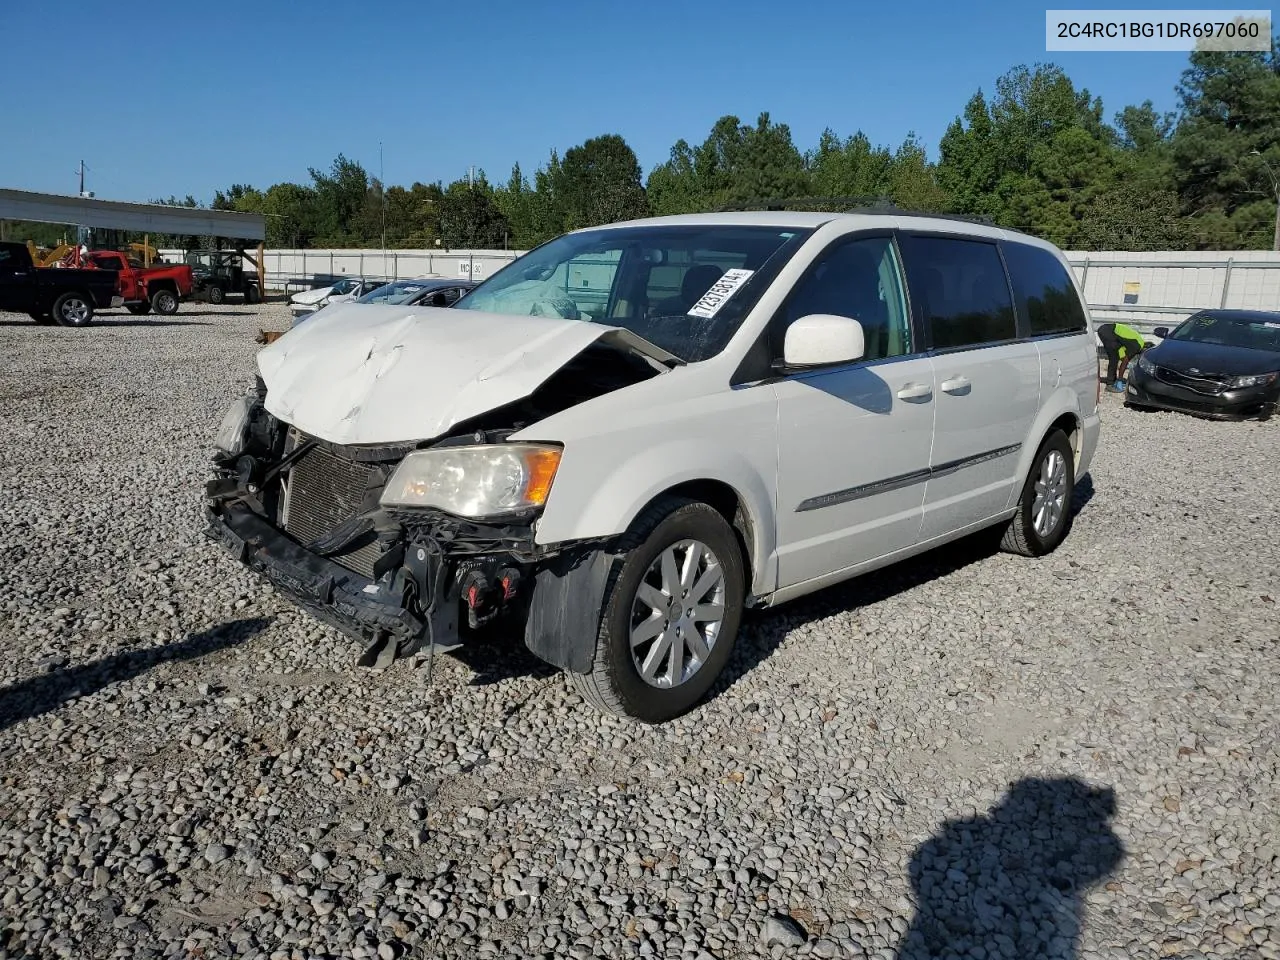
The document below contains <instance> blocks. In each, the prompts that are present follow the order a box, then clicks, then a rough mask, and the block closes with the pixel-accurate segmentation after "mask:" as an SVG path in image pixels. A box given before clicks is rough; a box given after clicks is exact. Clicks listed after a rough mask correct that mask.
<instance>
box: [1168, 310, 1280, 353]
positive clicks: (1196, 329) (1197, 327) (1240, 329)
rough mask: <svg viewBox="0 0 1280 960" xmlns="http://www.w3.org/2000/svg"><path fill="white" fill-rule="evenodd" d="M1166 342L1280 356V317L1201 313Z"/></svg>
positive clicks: (1184, 323) (1188, 320)
mask: <svg viewBox="0 0 1280 960" xmlns="http://www.w3.org/2000/svg"><path fill="white" fill-rule="evenodd" d="M1166 339H1169V340H1186V341H1189V342H1191V343H1212V344H1217V345H1219V346H1224V347H1245V348H1247V349H1250V350H1271V351H1275V352H1277V353H1280V315H1277V316H1276V317H1275V319H1269V318H1266V317H1262V316H1252V317H1251V316H1243V317H1231V316H1221V315H1216V314H1212V313H1202V314H1197V315H1196V316H1194V317H1191V318H1189V319H1187V320H1185V321H1183V323H1182V325H1181V326H1179V327H1178V329H1176V330H1174V331H1173V333H1171V334H1169V336H1168V337H1167V338H1166Z"/></svg>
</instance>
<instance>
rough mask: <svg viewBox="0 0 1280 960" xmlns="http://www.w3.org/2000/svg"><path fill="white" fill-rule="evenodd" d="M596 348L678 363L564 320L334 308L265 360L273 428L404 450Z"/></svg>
mask: <svg viewBox="0 0 1280 960" xmlns="http://www.w3.org/2000/svg"><path fill="white" fill-rule="evenodd" d="M596 342H605V343H612V344H613V345H615V346H618V347H620V348H623V349H628V350H631V351H632V352H634V353H636V354H639V355H641V356H643V357H646V358H647V359H648V360H650V361H651V362H653V361H657V362H660V363H665V362H670V361H672V360H674V359H675V358H674V357H673V356H672V355H671V354H669V353H667V352H666V351H664V350H661V349H660V348H658V347H655V346H653V345H652V344H650V343H648V342H647V341H645V340H643V339H642V338H640V337H637V336H636V335H635V334H633V333H631V332H630V331H627V330H623V329H619V328H617V327H609V326H605V325H603V324H598V323H588V322H585V321H581V320H563V319H560V318H558V317H528V316H505V315H500V314H492V313H480V312H478V311H474V310H451V309H448V308H443V307H422V306H399V305H385V306H384V305H379V304H363V303H361V304H338V305H334V306H331V307H329V308H327V309H326V310H324V312H323V313H318V314H316V315H315V316H314V317H312V318H311V319H310V320H308V321H307V322H306V323H305V324H302V325H301V326H299V327H297V328H295V329H293V330H291V331H289V332H288V333H287V334H285V335H284V336H283V337H281V338H280V339H279V340H277V341H276V342H275V343H273V344H271V345H270V346H268V347H266V348H264V349H263V350H261V351H259V353H258V369H259V370H260V371H261V373H262V379H263V382H264V383H265V384H266V385H267V399H266V408H267V411H268V412H270V413H271V414H272V415H273V416H275V417H277V418H279V419H280V420H283V421H285V422H286V423H290V424H293V425H294V426H295V427H297V428H298V429H299V430H302V431H303V432H305V433H308V434H311V435H312V436H316V437H320V438H321V439H323V440H328V441H329V442H330V443H338V444H379V443H408V442H414V441H418V440H429V439H432V438H435V437H438V436H440V435H441V434H443V433H444V432H446V431H447V430H448V429H449V428H450V427H452V426H453V425H454V424H457V423H460V422H462V421H463V420H468V419H470V418H471V417H475V416H478V415H480V414H482V413H486V412H488V411H489V410H493V409H496V408H498V407H501V406H504V405H506V404H508V403H514V402H515V401H517V400H521V399H523V398H525V397H527V396H529V394H531V393H533V391H534V390H536V389H537V388H538V387H539V386H540V385H541V384H542V383H543V382H544V381H545V380H547V379H548V378H549V377H550V376H551V375H552V374H554V373H555V372H556V371H557V370H559V369H560V368H561V367H562V366H564V365H565V364H566V363H568V362H569V361H570V360H572V359H573V358H574V357H576V356H577V355H578V354H579V353H581V352H582V351H583V350H585V349H586V348H587V347H589V346H590V345H591V344H593V343H596Z"/></svg>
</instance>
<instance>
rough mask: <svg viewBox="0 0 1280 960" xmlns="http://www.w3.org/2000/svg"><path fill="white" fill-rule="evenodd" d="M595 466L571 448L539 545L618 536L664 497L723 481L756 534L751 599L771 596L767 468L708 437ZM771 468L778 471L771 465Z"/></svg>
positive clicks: (542, 520) (771, 534)
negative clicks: (680, 488)
mask: <svg viewBox="0 0 1280 960" xmlns="http://www.w3.org/2000/svg"><path fill="white" fill-rule="evenodd" d="M598 463H599V458H597V457H592V456H590V455H588V454H585V453H584V452H582V451H575V449H574V447H573V445H572V444H570V445H569V446H568V447H567V448H566V450H565V457H564V461H563V462H562V463H561V466H560V470H559V471H558V472H557V474H556V479H555V484H554V486H553V488H552V493H551V497H550V499H549V500H548V502H547V507H546V511H545V512H544V513H543V515H542V517H541V518H540V519H539V520H538V527H537V531H536V540H537V542H538V543H541V544H553V543H562V542H565V541H571V540H586V539H600V538H607V537H612V536H617V535H619V534H622V533H625V532H626V530H627V528H628V527H630V526H631V523H632V522H633V521H634V520H635V518H636V517H637V516H638V515H639V514H640V511H641V510H643V509H644V508H645V506H646V505H648V504H649V503H650V502H652V501H653V500H654V499H655V498H656V497H658V496H660V495H661V494H663V493H665V492H666V491H668V490H671V489H672V488H674V487H678V486H680V485H681V484H684V483H690V482H694V481H707V480H711V481H718V482H720V483H723V484H725V485H726V486H728V487H730V488H731V489H732V490H733V491H734V492H735V493H736V494H737V496H738V500H739V502H740V503H741V504H742V507H743V511H744V512H745V514H746V516H747V520H748V522H749V523H750V526H751V538H750V539H751V543H752V556H751V557H750V558H748V559H749V561H750V563H751V570H752V583H751V592H752V593H754V594H755V595H757V596H761V595H764V594H767V593H770V592H772V590H773V588H774V582H775V580H776V575H775V574H776V572H775V567H774V551H775V543H774V534H775V526H774V517H773V502H774V498H773V492H772V485H771V482H769V481H767V480H766V475H765V474H764V473H763V472H762V467H758V466H755V465H753V464H752V462H751V461H750V460H749V459H747V458H746V457H745V456H743V455H742V454H741V453H740V452H739V451H738V450H736V449H735V448H734V447H731V446H729V445H727V444H726V445H714V446H712V445H708V444H707V442H706V439H705V437H703V438H672V439H671V440H668V441H665V442H657V443H652V444H649V445H646V446H645V447H644V449H641V450H636V451H635V452H633V453H631V454H630V455H629V456H627V457H626V459H621V460H615V461H614V462H612V463H611V464H610V465H609V466H608V468H607V469H605V470H600V469H593V467H594V466H596V465H597V464H598ZM762 466H763V465H762ZM770 468H771V469H775V470H776V466H774V465H773V460H772V458H771V459H770ZM769 476H770V477H771V476H772V475H771V474H770V475H769Z"/></svg>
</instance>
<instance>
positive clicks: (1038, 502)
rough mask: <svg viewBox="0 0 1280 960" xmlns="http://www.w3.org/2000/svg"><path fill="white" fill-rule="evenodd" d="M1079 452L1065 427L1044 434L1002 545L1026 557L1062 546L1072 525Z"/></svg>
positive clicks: (1040, 554)
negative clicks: (1072, 443) (1072, 505)
mask: <svg viewBox="0 0 1280 960" xmlns="http://www.w3.org/2000/svg"><path fill="white" fill-rule="evenodd" d="M1075 463H1076V460H1075V453H1074V452H1073V451H1072V449H1071V441H1070V440H1068V439H1067V435H1066V434H1065V433H1063V432H1062V431H1061V430H1054V431H1053V432H1052V433H1051V434H1049V435H1048V436H1047V437H1045V438H1044V442H1043V443H1042V444H1040V449H1039V450H1038V451H1036V458H1035V459H1034V460H1033V461H1032V462H1031V474H1030V476H1028V477H1027V482H1026V483H1025V484H1024V485H1023V487H1022V496H1021V497H1020V498H1019V499H1018V512H1017V513H1015V514H1014V515H1013V519H1012V520H1010V521H1009V526H1008V527H1007V528H1006V529H1005V532H1004V538H1003V539H1002V540H1001V541H1000V548H1001V549H1002V550H1006V551H1008V552H1009V553H1017V554H1021V555H1022V556H1024V557H1042V556H1044V555H1045V554H1046V553H1052V552H1053V551H1054V550H1056V549H1057V548H1058V544H1060V543H1062V541H1063V539H1064V538H1065V537H1066V535H1067V531H1068V530H1069V529H1070V527H1071V495H1072V493H1073V492H1074V490H1075V482H1076V471H1075Z"/></svg>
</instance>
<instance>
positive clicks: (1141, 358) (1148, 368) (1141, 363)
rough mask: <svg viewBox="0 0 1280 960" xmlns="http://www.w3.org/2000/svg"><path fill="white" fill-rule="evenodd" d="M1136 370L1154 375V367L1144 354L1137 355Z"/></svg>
mask: <svg viewBox="0 0 1280 960" xmlns="http://www.w3.org/2000/svg"><path fill="white" fill-rule="evenodd" d="M1138 369H1139V370H1141V371H1142V372H1143V373H1150V374H1153V375H1154V374H1155V372H1156V365H1155V364H1154V363H1152V362H1151V358H1150V357H1148V356H1147V355H1146V354H1145V353H1140V354H1138Z"/></svg>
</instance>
